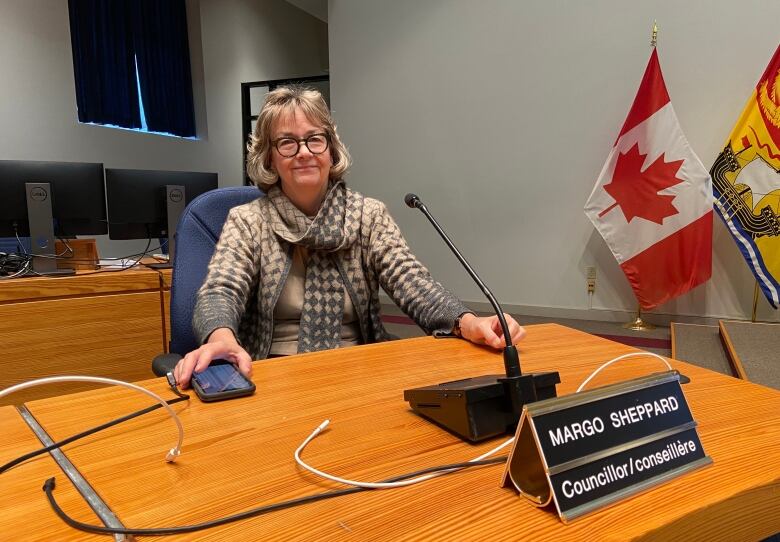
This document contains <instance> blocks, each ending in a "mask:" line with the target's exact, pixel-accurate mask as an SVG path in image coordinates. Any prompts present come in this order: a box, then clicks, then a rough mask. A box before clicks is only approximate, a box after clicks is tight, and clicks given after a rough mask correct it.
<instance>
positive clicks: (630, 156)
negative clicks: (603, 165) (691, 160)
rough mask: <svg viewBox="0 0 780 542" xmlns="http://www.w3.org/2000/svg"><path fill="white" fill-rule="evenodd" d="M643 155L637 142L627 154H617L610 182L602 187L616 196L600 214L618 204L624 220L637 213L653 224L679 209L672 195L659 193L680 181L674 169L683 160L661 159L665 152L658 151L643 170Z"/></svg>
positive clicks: (676, 169)
mask: <svg viewBox="0 0 780 542" xmlns="http://www.w3.org/2000/svg"><path fill="white" fill-rule="evenodd" d="M646 156H647V155H646V154H640V152H639V144H638V143H635V144H634V146H633V147H631V149H629V151H628V152H627V153H625V154H622V153H621V154H619V155H618V159H617V164H615V173H614V174H613V175H612V182H610V183H609V184H605V185H604V190H606V191H607V193H608V194H609V195H610V196H612V197H613V198H615V203H613V204H612V205H610V206H609V207H607V208H606V209H604V210H603V211H601V213H599V217H602V216H604V215H605V214H606V213H607V212H609V211H610V210H611V209H612V208H613V207H615V206H616V205H619V206H620V210H621V211H623V215H624V216H625V217H626V221H627V222H631V220H633V219H634V217H637V216H638V217H640V218H644V219H645V220H650V221H651V222H655V223H656V224H663V221H664V218H666V217H667V216H673V215H676V214H677V213H678V212H679V211H678V210H677V209H676V208H675V207H674V205H672V200H674V196H669V195H665V194H659V193H658V192H660V191H661V190H665V189H666V188H669V187H670V186H674V185H676V184H679V183H680V182H682V179H679V178H678V177H677V172H678V171H679V169H680V166H682V163H683V162H684V160H675V161H674V162H664V155H663V154H661V156H659V157H658V158H657V159H656V160H655V162H653V163H652V164H650V166H648V168H647V169H646V170H644V171H642V164H644V162H645V157H646Z"/></svg>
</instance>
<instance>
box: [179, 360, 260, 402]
mask: <svg viewBox="0 0 780 542" xmlns="http://www.w3.org/2000/svg"><path fill="white" fill-rule="evenodd" d="M192 389H193V390H195V393H196V394H197V395H198V397H200V400H201V401H203V402H207V403H208V402H212V401H222V400H223V399H232V398H233V397H243V396H244V395H252V394H253V393H254V392H255V385H254V383H253V382H252V381H251V380H249V379H248V378H247V377H245V376H244V375H243V374H241V372H240V371H239V370H238V369H237V368H236V366H235V365H233V364H232V363H230V362H227V361H224V360H218V361H215V362H213V363H212V364H211V365H209V366H208V367H207V368H206V370H205V371H203V372H202V373H192Z"/></svg>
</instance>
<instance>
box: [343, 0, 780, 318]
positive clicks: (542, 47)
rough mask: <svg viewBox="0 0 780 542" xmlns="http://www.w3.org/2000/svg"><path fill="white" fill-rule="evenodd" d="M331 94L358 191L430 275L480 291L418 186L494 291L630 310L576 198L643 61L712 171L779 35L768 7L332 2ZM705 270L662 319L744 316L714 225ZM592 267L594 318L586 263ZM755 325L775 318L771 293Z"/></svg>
mask: <svg viewBox="0 0 780 542" xmlns="http://www.w3.org/2000/svg"><path fill="white" fill-rule="evenodd" d="M328 17H329V18H328V20H329V26H330V28H329V42H330V43H329V51H330V70H331V93H332V100H333V108H334V112H335V116H336V120H337V122H338V123H339V127H340V133H341V135H342V138H343V139H344V140H345V141H346V143H347V144H348V145H349V146H350V149H351V151H352V154H353V157H354V159H355V166H354V169H353V171H352V173H351V176H350V177H349V182H350V183H351V185H352V186H354V187H356V188H358V189H359V190H361V191H363V192H364V193H366V194H368V195H372V196H375V197H378V198H380V199H382V200H384V201H385V202H387V203H388V204H389V206H390V208H391V211H392V212H393V214H394V216H395V218H396V219H397V220H398V222H399V223H400V225H401V227H402V229H403V230H404V232H405V234H406V236H407V238H408V239H409V241H410V244H411V245H412V247H413V248H414V250H415V252H416V253H417V254H418V255H419V256H421V259H422V260H423V261H424V262H425V263H426V264H428V265H429V267H430V268H431V270H432V272H433V273H434V275H435V276H436V277H437V278H439V279H440V280H441V281H442V282H444V283H445V284H446V285H447V286H448V287H450V288H451V289H452V290H453V291H455V292H456V293H457V294H458V295H460V296H461V297H462V298H463V299H465V300H467V301H482V300H483V298H482V296H481V294H480V292H479V291H478V290H477V288H476V287H475V286H473V285H472V284H471V282H470V280H469V279H468V278H467V276H466V275H465V273H464V272H463V271H462V270H461V269H460V267H459V266H458V265H457V264H456V263H455V260H454V258H453V257H452V256H450V254H449V252H448V251H447V249H446V248H445V247H444V245H443V244H442V243H441V241H440V240H439V239H438V238H437V236H436V234H435V233H434V232H433V230H432V229H431V228H430V226H429V225H428V224H427V222H426V221H425V220H424V217H423V216H422V215H421V214H419V212H417V211H412V210H410V209H407V208H406V207H405V206H404V205H403V203H402V198H403V195H404V194H405V193H406V192H410V191H414V192H416V193H418V194H419V195H420V196H421V197H422V198H423V201H426V202H427V203H428V206H429V208H430V209H431V211H432V212H434V213H435V214H436V216H437V217H438V218H439V220H440V222H441V223H442V224H443V225H444V226H445V227H446V228H447V229H448V231H449V232H450V234H451V236H452V238H453V239H454V240H455V241H456V243H457V244H458V245H459V246H460V248H461V250H462V252H464V253H465V254H466V255H467V256H468V258H469V259H470V260H471V262H472V263H473V264H475V266H476V267H477V268H478V270H479V271H481V273H482V275H483V276H484V279H485V280H486V282H487V283H488V284H490V285H491V286H492V288H493V289H494V292H495V293H496V296H497V297H498V298H499V299H500V300H501V301H503V302H504V303H507V304H510V305H519V306H522V307H521V308H523V309H524V310H527V311H529V312H532V313H533V312H534V311H536V312H537V313H539V314H557V315H570V316H581V317H585V318H594V319H599V318H604V319H609V318H617V317H619V318H624V317H625V314H624V313H621V312H620V311H632V310H635V307H636V302H635V300H634V297H633V294H632V292H631V290H630V287H629V286H628V283H627V281H626V279H625V277H624V275H623V273H622V272H621V270H620V268H619V267H618V266H617V263H616V262H615V260H614V258H613V257H612V255H611V254H610V252H609V250H608V248H607V247H606V245H605V244H604V242H603V241H602V240H601V237H600V236H599V235H598V233H597V232H595V231H594V229H593V227H592V226H591V225H590V223H589V222H588V221H587V219H586V217H585V215H584V213H583V211H582V208H583V205H584V203H585V200H586V199H587V197H588V195H589V194H590V191H591V190H592V188H593V185H594V183H595V180H596V177H597V176H598V174H599V171H600V169H601V167H602V165H603V163H604V160H605V159H606V157H607V154H608V152H609V150H610V148H611V146H612V144H613V143H614V140H615V138H616V136H617V134H618V131H619V129H620V127H621V126H622V123H623V121H624V119H625V116H626V114H627V113H628V109H629V107H630V105H631V102H632V100H633V98H634V95H635V93H636V90H637V87H638V85H639V81H640V79H641V77H642V73H643V71H644V69H645V65H646V63H647V60H648V58H649V55H650V47H649V38H650V29H651V26H652V23H653V19H654V18H657V19H658V23H659V26H660V35H659V55H660V59H661V66H662V68H663V71H664V75H665V78H666V83H667V86H668V89H669V92H670V95H671V97H672V103H673V104H674V107H675V109H676V111H677V114H678V116H679V119H680V122H681V124H682V128H683V130H684V132H685V133H686V134H687V136H688V139H689V141H690V143H691V145H692V147H693V149H694V150H695V151H696V152H697V154H698V155H699V157H700V158H701V160H702V162H703V163H704V164H705V165H706V166H708V167H709V165H710V164H712V161H713V160H714V158H715V156H716V154H717V153H718V152H719V150H720V149H721V148H722V146H723V144H724V142H725V140H726V137H727V136H728V134H729V132H730V131H731V128H732V125H733V124H734V122H735V121H736V120H737V117H738V115H739V114H740V112H741V110H742V108H743V106H744V105H745V102H746V100H747V98H748V96H749V95H750V93H751V91H752V89H753V87H754V85H755V84H756V82H757V80H758V78H759V77H760V76H761V74H762V73H763V70H764V68H765V67H766V65H767V63H768V62H769V59H770V57H771V56H772V54H773V53H774V51H775V49H776V47H777V44H778V33H777V22H778V21H779V20H780V2H777V1H776V0H771V1H770V0H765V1H762V0H745V1H743V2H739V3H734V2H730V1H726V0H717V1H714V0H713V1H702V0H699V1H686V2H677V1H671V0H652V1H645V2H636V1H634V2H626V1H623V0H591V1H588V2H576V1H562V0H557V1H541V0H533V1H528V2H517V1H514V0H486V1H483V2H473V1H471V0H448V1H443V0H427V1H425V2H419V1H415V0H398V1H395V2H381V1H378V0H369V1H366V0H330V3H329V14H328ZM713 259H714V262H713V278H712V280H711V281H710V282H709V283H708V284H707V285H705V286H702V287H699V288H697V289H696V290H694V291H693V292H691V293H689V294H687V295H685V296H683V297H681V298H679V299H678V300H675V301H671V302H669V303H667V304H665V305H664V306H662V307H659V308H658V309H656V311H655V312H657V313H665V314H682V315H686V314H688V315H706V316H716V317H723V316H725V317H737V318H742V317H749V316H750V309H751V306H752V299H753V285H754V281H753V279H752V275H751V274H750V273H749V271H748V269H747V266H746V264H745V263H744V261H743V260H742V257H741V256H740V254H739V252H738V250H737V248H736V246H735V244H734V242H733V241H732V240H731V238H730V236H729V235H728V233H727V232H726V231H725V229H724V228H723V226H722V224H721V223H720V222H719V221H718V220H716V224H715V235H714V257H713ZM587 266H595V267H597V270H598V278H597V286H596V294H595V298H594V303H593V306H594V309H593V310H590V311H587V307H588V298H587V293H586V283H585V268H586V267H587ZM759 317H760V318H768V319H774V320H777V319H778V318H777V315H776V314H775V313H774V312H773V311H771V310H770V309H769V306H768V304H767V303H766V302H765V301H764V300H763V299H762V301H761V302H760V310H759Z"/></svg>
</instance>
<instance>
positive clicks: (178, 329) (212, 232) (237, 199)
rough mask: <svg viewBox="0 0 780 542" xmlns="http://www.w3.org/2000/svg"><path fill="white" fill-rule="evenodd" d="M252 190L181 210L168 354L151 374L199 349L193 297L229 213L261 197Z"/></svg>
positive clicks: (222, 193)
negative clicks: (193, 329) (234, 208)
mask: <svg viewBox="0 0 780 542" xmlns="http://www.w3.org/2000/svg"><path fill="white" fill-rule="evenodd" d="M263 196H264V194H263V192H261V191H260V190H259V189H258V188H257V187H254V186H231V187H228V188H217V189H216V190H212V191H210V192H206V193H205V194H201V195H200V196H198V197H197V198H195V199H194V200H192V202H190V204H189V205H188V206H187V208H186V209H185V210H184V213H182V215H181V218H180V219H179V224H178V226H177V227H176V257H175V259H174V262H173V279H172V282H171V306H170V320H171V336H170V341H169V343H168V346H169V348H168V349H169V351H170V354H161V355H159V356H157V357H156V358H154V361H152V371H153V372H154V374H155V375H157V376H165V374H166V373H167V372H168V371H170V370H172V369H173V367H174V366H175V365H176V363H177V362H178V361H179V360H180V359H181V357H182V356H183V355H184V354H186V353H187V352H190V351H192V350H194V349H195V348H197V347H198V346H199V343H198V340H197V339H196V338H195V334H194V333H193V331H192V313H193V311H194V309H195V296H196V294H197V293H198V289H199V288H200V286H201V285H202V284H203V281H204V280H205V279H206V271H207V268H208V264H209V261H210V260H211V255H212V254H213V253H214V246H215V245H216V243H217V239H219V234H220V233H221V232H222V225H223V224H224V223H225V219H226V218H227V214H228V211H230V209H232V208H233V207H236V206H237V205H242V204H244V203H248V202H250V201H252V200H255V199H257V198H259V197H263Z"/></svg>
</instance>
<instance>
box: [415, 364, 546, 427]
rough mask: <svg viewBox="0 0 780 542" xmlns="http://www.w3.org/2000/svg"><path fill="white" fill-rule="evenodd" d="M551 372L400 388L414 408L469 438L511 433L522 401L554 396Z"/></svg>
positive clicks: (467, 379) (469, 379)
mask: <svg viewBox="0 0 780 542" xmlns="http://www.w3.org/2000/svg"><path fill="white" fill-rule="evenodd" d="M560 381H561V378H560V375H559V374H558V373H557V372H555V371H553V372H545V373H528V374H523V375H520V376H515V377H507V376H506V375H503V374H501V375H483V376H477V377H474V378H465V379H463V380H454V381H452V382H444V383H442V384H437V385H433V386H423V387H421V388H414V389H410V390H404V400H405V401H408V402H409V406H410V407H411V408H412V410H413V411H414V412H416V413H417V414H419V415H420V416H422V417H423V418H426V419H428V420H430V421H431V422H433V423H435V424H436V425H438V426H440V427H442V428H444V429H446V430H447V431H449V432H451V433H453V434H455V435H457V436H458V437H460V438H462V439H464V440H469V441H471V442H479V441H481V440H485V439H488V438H490V437H495V436H497V435H503V434H505V433H514V431H515V428H516V426H517V422H518V421H519V420H520V414H521V413H522V411H523V405H524V404H526V403H532V402H534V401H540V400H542V399H550V398H552V397H555V396H556V390H555V386H556V384H559V383H560Z"/></svg>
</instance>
